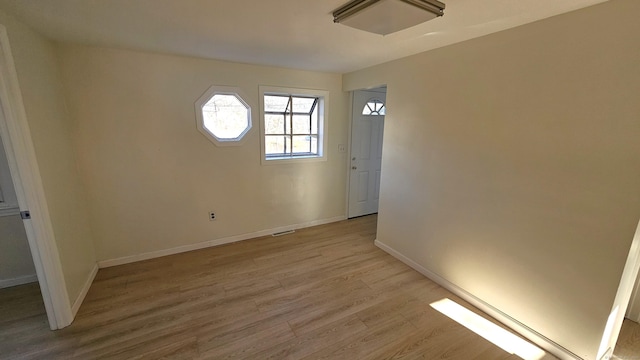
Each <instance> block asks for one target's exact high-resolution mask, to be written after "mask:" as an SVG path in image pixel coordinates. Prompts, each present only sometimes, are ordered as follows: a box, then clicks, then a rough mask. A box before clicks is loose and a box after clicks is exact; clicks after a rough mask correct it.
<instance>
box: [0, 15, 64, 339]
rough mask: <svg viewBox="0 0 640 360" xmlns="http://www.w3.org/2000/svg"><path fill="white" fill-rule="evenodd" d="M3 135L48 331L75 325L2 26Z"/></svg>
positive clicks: (0, 87) (0, 93) (0, 98)
mask: <svg viewBox="0 0 640 360" xmlns="http://www.w3.org/2000/svg"><path fill="white" fill-rule="evenodd" d="M0 137H1V138H2V140H3V149H4V151H5V154H6V158H7V162H8V167H9V172H10V174H11V179H12V183H13V187H14V190H15V195H16V200H17V204H18V208H19V210H20V211H21V212H26V213H24V214H21V215H22V216H24V218H22V216H21V222H22V225H23V227H24V231H25V233H26V237H27V240H28V243H29V250H30V252H31V258H32V261H33V265H34V267H35V270H36V275H37V279H38V284H39V288H40V293H41V295H42V300H43V302H44V307H45V310H46V314H47V320H48V322H49V327H50V328H51V329H52V330H55V329H61V328H63V327H65V326H67V325H69V324H71V322H72V321H73V313H72V309H71V305H70V302H69V295H68V293H67V287H66V283H65V281H64V275H63V272H62V265H61V264H60V256H59V254H58V249H57V246H56V243H55V236H54V234H53V225H52V224H51V218H50V216H49V209H48V206H47V201H46V197H45V195H44V187H43V184H42V179H41V177H40V172H39V169H38V165H37V161H36V155H35V149H34V146H33V142H32V140H31V133H30V130H29V125H28V123H27V117H26V111H25V108H24V103H23V99H22V91H21V90H20V84H19V81H18V74H17V71H16V67H15V64H14V61H13V55H12V53H11V46H10V45H9V37H8V35H7V29H6V28H5V27H4V26H2V25H0Z"/></svg>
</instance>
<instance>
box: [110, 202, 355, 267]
mask: <svg viewBox="0 0 640 360" xmlns="http://www.w3.org/2000/svg"><path fill="white" fill-rule="evenodd" d="M346 219H347V217H346V215H342V216H336V217H332V218H328V219H321V220H314V221H308V222H305V223H300V224H294V225H287V226H281V227H277V228H272V229H266V230H261V231H256V232H252V233H247V234H241V235H234V236H228V237H224V238H220V239H215V240H210V241H205V242H200V243H196V244H190V245H183V246H178V247H174V248H170V249H164V250H157V251H151V252H146V253H142V254H137V255H131V256H124V257H120V258H116V259H110V260H102V261H99V262H98V266H99V267H100V268H101V269H103V268H108V267H112V266H118V265H124V264H130V263H134V262H137V261H143V260H149V259H155V258H159V257H163V256H168V255H175V254H180V253H183V252H187V251H193V250H200V249H205V248H209V247H214V246H219V245H225V244H230V243H234V242H238V241H243V240H249V239H253V238H257V237H261V236H266V235H271V234H275V233H279V232H285V231H291V230H297V229H302V228H307V227H312V226H317V225H324V224H329V223H334V222H338V221H342V220H346Z"/></svg>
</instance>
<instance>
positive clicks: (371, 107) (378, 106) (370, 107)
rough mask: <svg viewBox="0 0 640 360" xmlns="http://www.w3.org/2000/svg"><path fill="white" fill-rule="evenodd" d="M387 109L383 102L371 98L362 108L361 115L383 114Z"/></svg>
mask: <svg viewBox="0 0 640 360" xmlns="http://www.w3.org/2000/svg"><path fill="white" fill-rule="evenodd" d="M386 111H387V109H386V108H385V106H384V103H383V102H382V101H380V100H377V99H371V100H369V101H367V103H366V105H365V106H364V108H363V109H362V115H365V116H368V115H385V113H386Z"/></svg>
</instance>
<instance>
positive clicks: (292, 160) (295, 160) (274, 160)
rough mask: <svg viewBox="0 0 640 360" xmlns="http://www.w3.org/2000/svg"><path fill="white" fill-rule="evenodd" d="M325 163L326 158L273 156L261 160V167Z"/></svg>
mask: <svg viewBox="0 0 640 360" xmlns="http://www.w3.org/2000/svg"><path fill="white" fill-rule="evenodd" d="M319 161H327V157H326V156H293V157H291V156H281V157H278V156H274V157H268V158H266V159H265V158H263V159H262V165H284V164H299V163H305V162H319Z"/></svg>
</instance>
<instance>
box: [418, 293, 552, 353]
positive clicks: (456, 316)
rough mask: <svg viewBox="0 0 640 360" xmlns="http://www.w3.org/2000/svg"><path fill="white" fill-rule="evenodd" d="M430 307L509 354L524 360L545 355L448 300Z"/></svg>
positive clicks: (542, 351) (520, 339) (536, 348)
mask: <svg viewBox="0 0 640 360" xmlns="http://www.w3.org/2000/svg"><path fill="white" fill-rule="evenodd" d="M430 305H431V307H432V308H434V309H436V310H438V311H439V312H441V313H443V314H444V315H446V316H448V317H449V318H451V319H453V320H455V321H456V322H458V323H459V324H460V325H462V326H464V327H466V328H467V329H469V330H471V331H473V332H475V333H476V334H478V335H480V336H482V337H483V338H485V339H486V340H488V341H490V342H492V343H493V344H495V345H496V346H498V347H500V348H501V349H503V350H504V351H506V352H508V353H509V354H513V355H517V356H519V357H520V358H522V359H524V360H541V359H543V358H544V356H545V354H546V353H545V351H544V350H542V349H540V348H539V347H537V346H535V345H533V344H531V343H530V342H528V341H525V340H523V339H522V338H520V337H518V336H516V335H514V334H512V333H510V332H509V331H507V330H505V329H503V328H501V327H499V326H498V325H496V324H494V323H492V322H490V321H489V320H487V319H485V318H483V317H481V316H479V315H477V314H475V313H474V312H472V311H470V310H468V309H466V308H465V307H463V306H461V305H459V304H458V303H456V302H454V301H452V300H450V299H442V300H438V301H436V302H434V303H431V304H430Z"/></svg>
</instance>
